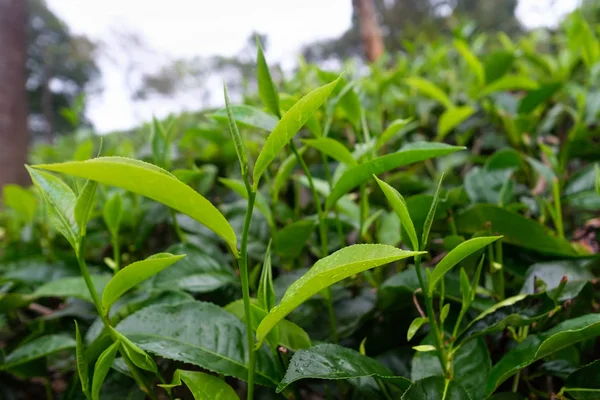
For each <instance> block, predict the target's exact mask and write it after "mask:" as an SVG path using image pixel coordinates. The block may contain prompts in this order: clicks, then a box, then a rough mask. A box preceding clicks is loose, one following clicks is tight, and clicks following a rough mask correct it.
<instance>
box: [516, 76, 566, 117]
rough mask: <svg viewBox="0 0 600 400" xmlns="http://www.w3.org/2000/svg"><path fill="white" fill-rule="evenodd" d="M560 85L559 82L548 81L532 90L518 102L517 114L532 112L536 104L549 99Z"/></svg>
mask: <svg viewBox="0 0 600 400" xmlns="http://www.w3.org/2000/svg"><path fill="white" fill-rule="evenodd" d="M561 86H562V84H561V83H550V84H547V85H544V86H542V87H540V88H539V89H536V90H532V91H531V92H529V93H528V94H527V96H525V97H524V98H523V99H522V100H521V101H520V102H519V114H527V113H530V112H532V111H533V110H535V109H536V108H537V106H539V105H540V104H543V103H545V102H546V101H547V100H548V99H550V98H551V97H552V96H553V95H554V93H556V91H557V90H558V89H560V87H561Z"/></svg>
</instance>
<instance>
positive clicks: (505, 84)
mask: <svg viewBox="0 0 600 400" xmlns="http://www.w3.org/2000/svg"><path fill="white" fill-rule="evenodd" d="M538 87H539V84H538V83H537V82H536V81H534V80H533V79H531V78H529V77H527V76H525V75H504V76H503V77H502V78H500V79H497V80H495V81H494V82H492V83H490V84H488V85H486V86H485V87H484V88H483V90H481V91H480V92H479V97H483V96H488V95H490V94H492V93H495V92H503V91H507V90H535V89H537V88H538Z"/></svg>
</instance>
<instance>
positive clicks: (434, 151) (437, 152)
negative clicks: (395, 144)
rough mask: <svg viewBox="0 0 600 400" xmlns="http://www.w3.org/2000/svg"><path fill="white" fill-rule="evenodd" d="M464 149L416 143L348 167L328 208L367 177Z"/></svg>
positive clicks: (332, 193)
mask: <svg viewBox="0 0 600 400" xmlns="http://www.w3.org/2000/svg"><path fill="white" fill-rule="evenodd" d="M463 149H464V147H460V146H450V145H447V144H443V143H414V144H412V145H411V146H407V147H405V148H403V149H400V150H399V151H397V152H396V153H392V154H387V155H385V156H381V157H377V158H375V159H373V160H370V161H367V162H364V163H362V164H360V165H357V166H356V167H352V168H348V169H347V170H346V171H345V172H344V174H343V175H342V176H341V177H340V179H339V180H338V181H337V182H336V184H335V186H334V187H333V190H332V191H331V194H330V195H329V196H328V197H327V202H326V208H327V209H330V208H331V207H332V206H333V205H334V204H335V202H336V201H337V200H338V199H339V198H340V197H342V196H343V195H345V194H346V193H348V192H349V191H350V190H352V189H354V188H355V187H357V186H359V185H360V184H361V183H363V182H365V181H366V180H367V179H370V178H371V177H372V176H373V175H379V174H381V173H384V172H386V171H390V170H392V169H395V168H398V167H402V166H405V165H409V164H413V163H416V162H419V161H424V160H428V159H430V158H434V157H439V156H443V155H446V154H450V153H454V152H456V151H459V150H463Z"/></svg>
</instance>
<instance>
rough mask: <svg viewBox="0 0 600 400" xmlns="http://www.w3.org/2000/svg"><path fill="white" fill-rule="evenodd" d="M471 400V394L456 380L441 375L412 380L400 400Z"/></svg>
mask: <svg viewBox="0 0 600 400" xmlns="http://www.w3.org/2000/svg"><path fill="white" fill-rule="evenodd" d="M424 399H432V400H433V399H443V400H471V396H469V394H468V393H467V392H466V391H465V389H464V388H463V387H462V386H461V385H460V384H459V383H457V382H456V381H450V380H446V379H444V378H443V377H441V376H431V377H429V378H425V379H422V380H420V381H416V382H413V384H412V385H410V387H409V388H408V390H407V391H406V393H404V395H403V396H402V400H424Z"/></svg>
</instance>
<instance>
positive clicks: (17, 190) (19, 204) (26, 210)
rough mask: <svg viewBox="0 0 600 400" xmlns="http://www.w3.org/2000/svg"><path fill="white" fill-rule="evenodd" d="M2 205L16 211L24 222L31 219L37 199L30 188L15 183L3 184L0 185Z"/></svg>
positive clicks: (33, 215)
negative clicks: (0, 187) (0, 188)
mask: <svg viewBox="0 0 600 400" xmlns="http://www.w3.org/2000/svg"><path fill="white" fill-rule="evenodd" d="M2 197H3V200H4V205H5V206H6V207H9V208H12V209H13V210H15V211H17V212H18V213H19V214H20V215H21V216H22V217H23V218H24V219H25V222H31V221H33V218H34V217H35V210H36V208H37V199H36V198H35V194H34V193H33V192H31V191H30V190H27V189H25V188H22V187H21V186H19V185H15V184H5V185H4V186H3V187H2Z"/></svg>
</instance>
